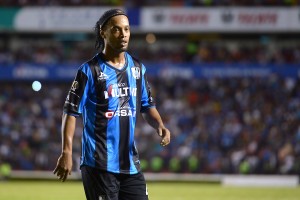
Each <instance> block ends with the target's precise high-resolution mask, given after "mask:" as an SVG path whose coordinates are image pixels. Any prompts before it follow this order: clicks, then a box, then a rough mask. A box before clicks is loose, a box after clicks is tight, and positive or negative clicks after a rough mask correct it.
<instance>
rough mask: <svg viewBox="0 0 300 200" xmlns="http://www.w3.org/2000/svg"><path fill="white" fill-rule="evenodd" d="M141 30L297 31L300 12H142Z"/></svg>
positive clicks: (224, 9)
mask: <svg viewBox="0 0 300 200" xmlns="http://www.w3.org/2000/svg"><path fill="white" fill-rule="evenodd" d="M141 13H142V14H141V27H140V28H141V30H142V31H152V32H278V31H280V32H286V31H300V8H296V7H293V8H282V7H281V8H280V7H277V8H275V7H272V8H263V7H255V8H244V7H243V8H242V7H218V8H173V9H167V8H144V9H142V12H141Z"/></svg>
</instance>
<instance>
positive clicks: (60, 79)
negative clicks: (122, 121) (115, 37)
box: [0, 0, 300, 177]
mask: <svg viewBox="0 0 300 200" xmlns="http://www.w3.org/2000/svg"><path fill="white" fill-rule="evenodd" d="M0 6H1V7H0V173H1V174H2V176H3V177H4V176H6V175H7V174H9V173H11V172H13V171H20V170H21V171H28V172H30V171H37V170H38V171H52V170H53V169H54V167H55V165H56V161H57V158H58V156H59V155H60V151H61V133H60V128H61V115H62V107H63V104H64V100H65V98H66V95H67V92H68V90H69V88H70V86H71V83H72V81H73V78H74V77H75V73H76V70H77V68H78V67H79V66H80V65H81V64H82V63H83V62H85V61H87V60H88V59H90V58H91V57H93V55H94V54H95V53H96V52H95V48H94V44H95V36H94V32H93V27H94V25H95V23H96V21H97V20H98V18H99V17H100V15H101V14H102V13H103V12H104V11H105V10H107V9H109V8H111V7H116V6H117V7H122V8H123V9H124V10H125V11H126V13H127V14H128V16H129V18H130V22H131V41H130V49H129V53H131V54H132V55H133V56H135V57H137V58H139V59H140V60H141V61H142V62H143V63H144V64H145V66H146V67H147V70H148V78H149V82H150V85H151V87H152V91H153V94H154V97H155V99H156V102H157V108H158V110H159V111H160V113H161V115H162V117H163V119H164V121H165V125H166V126H167V127H168V128H169V129H170V130H171V132H172V142H171V144H170V145H169V146H168V147H166V148H162V147H161V146H160V145H159V138H158V136H157V135H156V133H155V131H154V130H153V129H152V128H151V127H149V126H148V125H146V124H145V123H144V122H140V124H139V125H138V131H137V135H136V140H137V146H138V149H139V153H140V158H141V164H142V168H143V170H144V172H172V173H184V174H186V173H197V174H273V175H279V174H281V175H297V174H299V172H300V123H299V122H300V82H299V75H300V1H299V0H253V1H247V0H239V1H237V0H174V1H167V0H163V1H150V0H144V1H140V0H139V1H138V0H131V1H130V0H129V1H122V0H106V1H99V0H60V1H58V0H1V2H0ZM80 121H81V120H78V122H79V124H78V126H77V129H76V133H75V138H74V147H73V151H74V152H73V156H74V167H73V169H74V171H78V170H79V166H78V162H79V157H80V151H81V142H80V141H81V130H82V124H81V123H80Z"/></svg>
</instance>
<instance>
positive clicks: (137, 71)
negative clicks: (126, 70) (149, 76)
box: [131, 67, 141, 79]
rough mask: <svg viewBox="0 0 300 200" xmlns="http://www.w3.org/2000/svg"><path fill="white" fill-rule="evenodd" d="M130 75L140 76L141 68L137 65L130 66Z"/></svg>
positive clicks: (136, 77)
mask: <svg viewBox="0 0 300 200" xmlns="http://www.w3.org/2000/svg"><path fill="white" fill-rule="evenodd" d="M131 72H132V75H133V77H134V78H135V79H140V78H141V70H140V68H138V67H131Z"/></svg>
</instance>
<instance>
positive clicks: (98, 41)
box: [94, 21, 104, 51]
mask: <svg viewBox="0 0 300 200" xmlns="http://www.w3.org/2000/svg"><path fill="white" fill-rule="evenodd" d="M100 25H101V24H100V21H97V23H96V25H95V27H94V31H95V34H96V42H95V49H96V50H100V51H102V49H103V45H104V40H103V38H102V37H101V35H100Z"/></svg>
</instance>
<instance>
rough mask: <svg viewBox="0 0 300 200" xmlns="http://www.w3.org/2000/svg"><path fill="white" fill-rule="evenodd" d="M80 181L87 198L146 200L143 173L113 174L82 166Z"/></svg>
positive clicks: (95, 199)
mask: <svg viewBox="0 0 300 200" xmlns="http://www.w3.org/2000/svg"><path fill="white" fill-rule="evenodd" d="M81 175H82V182H83V186H84V191H85V195H86V199H87V200H148V191H147V186H146V181H145V178H144V175H143V174H142V173H141V172H140V173H137V174H115V173H110V172H106V171H101V170H99V169H96V168H93V167H89V166H82V167H81Z"/></svg>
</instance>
